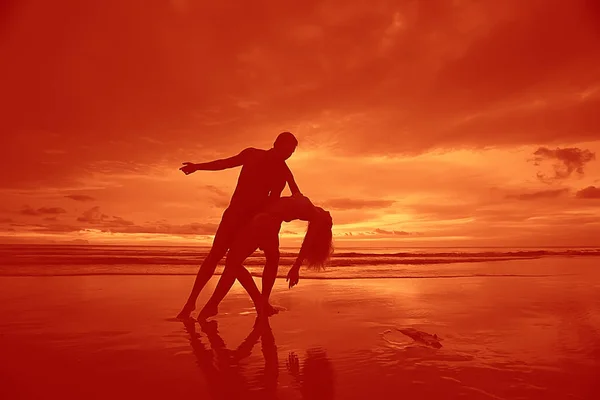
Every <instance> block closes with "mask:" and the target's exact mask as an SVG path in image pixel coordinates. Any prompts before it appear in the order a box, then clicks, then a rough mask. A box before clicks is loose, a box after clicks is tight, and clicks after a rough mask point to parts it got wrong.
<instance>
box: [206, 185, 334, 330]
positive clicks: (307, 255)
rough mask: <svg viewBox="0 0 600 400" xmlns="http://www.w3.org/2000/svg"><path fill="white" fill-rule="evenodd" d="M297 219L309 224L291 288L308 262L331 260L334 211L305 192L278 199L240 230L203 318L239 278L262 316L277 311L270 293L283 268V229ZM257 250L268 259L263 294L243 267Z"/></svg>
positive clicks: (215, 309)
mask: <svg viewBox="0 0 600 400" xmlns="http://www.w3.org/2000/svg"><path fill="white" fill-rule="evenodd" d="M296 219H299V220H303V221H308V223H309V224H308V229H307V231H306V235H305V236H304V241H303V242H302V247H301V248H300V252H299V254H298V258H297V259H296V261H295V262H294V265H293V266H292V268H291V269H290V271H289V273H288V275H287V280H288V281H289V287H292V286H294V285H296V284H297V283H298V280H299V271H300V266H302V264H303V262H304V261H306V262H307V265H308V267H309V268H313V269H320V268H321V267H322V266H323V265H324V264H325V263H326V262H327V260H328V259H329V257H330V256H331V253H332V232H331V228H332V225H333V221H332V219H331V214H329V212H327V211H325V210H323V209H322V208H321V207H316V206H315V205H314V204H312V203H311V201H310V200H309V199H308V197H305V196H303V195H295V196H291V197H282V198H280V199H277V200H275V201H274V202H273V203H272V204H271V205H270V206H269V207H268V208H267V209H266V210H265V211H263V212H261V213H260V214H258V215H256V216H255V217H254V218H253V219H252V220H251V221H250V222H249V223H248V224H247V225H246V226H245V227H244V228H242V230H241V231H240V232H239V233H238V235H237V237H236V239H235V241H234V242H233V244H232V245H231V247H230V248H229V253H227V259H226V261H225V269H224V271H223V275H222V276H221V279H219V283H218V284H217V287H216V288H215V291H214V293H213V295H212V296H211V298H210V299H209V300H208V302H207V303H206V305H205V306H204V308H203V309H202V311H200V314H199V315H198V319H199V320H203V319H206V318H208V317H211V316H213V315H216V314H217V312H218V306H219V303H220V302H221V301H222V300H223V298H224V297H225V295H226V294H227V292H229V290H230V289H231V287H232V286H233V284H234V282H235V279H236V278H237V279H238V280H239V281H240V283H241V284H242V286H243V287H244V289H246V291H247V292H248V294H249V295H250V297H252V301H253V302H254V306H255V307H256V312H257V314H258V315H259V316H260V315H263V313H265V314H266V315H272V314H273V313H275V310H274V309H273V307H272V306H271V305H270V304H269V296H270V295H271V290H272V289H273V285H274V284H275V278H276V277H277V269H278V267H279V230H280V229H281V224H282V222H283V221H285V222H290V221H293V220H296ZM257 249H261V250H263V251H264V253H265V259H266V264H265V268H264V271H263V277H262V289H263V292H262V295H261V293H260V291H259V290H258V288H257V287H256V284H255V283H254V280H253V279H252V275H250V272H249V271H248V270H247V269H246V268H245V267H244V266H243V262H244V261H245V260H246V258H248V257H249V256H250V255H251V254H252V253H254V252H255V251H256V250H257Z"/></svg>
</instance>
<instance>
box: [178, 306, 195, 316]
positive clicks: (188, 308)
mask: <svg viewBox="0 0 600 400" xmlns="http://www.w3.org/2000/svg"><path fill="white" fill-rule="evenodd" d="M195 309H196V307H195V306H193V305H191V306H190V305H188V304H186V305H185V306H183V310H181V312H180V313H179V314H177V319H182V320H186V319H190V318H192V316H191V315H190V314H191V313H192V311H194V310H195Z"/></svg>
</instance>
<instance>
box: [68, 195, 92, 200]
mask: <svg viewBox="0 0 600 400" xmlns="http://www.w3.org/2000/svg"><path fill="white" fill-rule="evenodd" d="M65 197H66V198H67V199H71V200H75V201H94V200H96V199H95V198H93V197H92V196H87V195H85V194H69V195H67V196H65Z"/></svg>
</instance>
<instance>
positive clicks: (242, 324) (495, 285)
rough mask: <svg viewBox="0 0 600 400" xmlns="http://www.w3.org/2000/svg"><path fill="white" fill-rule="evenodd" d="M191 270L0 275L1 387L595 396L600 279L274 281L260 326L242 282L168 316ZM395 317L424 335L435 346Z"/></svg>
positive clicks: (73, 394)
mask: <svg viewBox="0 0 600 400" xmlns="http://www.w3.org/2000/svg"><path fill="white" fill-rule="evenodd" d="M192 281H193V278H192V277H190V276H126V275H124V276H70V277H1V278H0V335H1V337H2V340H1V341H0V354H1V355H2V357H1V359H2V362H1V363H0V398H2V399H42V398H44V399H53V398H60V399H107V398H111V399H132V398H142V399H163V398H177V397H183V396H185V397H186V398H197V399H209V398H215V399H221V398H223V399H236V398H240V399H270V398H273V399H334V398H335V399H379V398H410V399H413V398H414V399H417V398H432V399H433V398H435V399H592V398H596V395H597V393H598V392H599V391H600V383H599V382H600V381H599V379H598V377H599V376H600V281H599V280H598V277H597V276H595V277H594V276H582V275H574V276H572V277H566V276H555V277H545V278H535V277H532V278H527V277H518V278H515V277H483V278H482V277H472V278H455V279H368V280H361V279H354V280H307V279H305V280H301V281H300V284H299V286H297V287H295V288H293V289H291V290H289V289H287V286H285V281H284V280H278V281H277V283H276V285H275V290H274V293H273V295H272V299H273V303H274V304H276V305H278V306H281V307H283V308H285V310H283V311H282V312H280V314H278V315H276V316H274V317H272V318H271V319H270V329H269V327H265V326H259V328H257V329H256V330H253V325H254V322H255V321H254V311H253V309H252V305H251V303H250V300H249V299H248V297H247V295H246V294H245V292H243V289H242V288H241V287H239V286H238V285H237V284H236V286H235V287H234V289H233V290H232V292H231V293H230V294H229V296H228V297H227V298H226V300H225V301H224V303H223V305H222V307H221V310H220V311H221V313H220V314H219V316H217V317H215V318H214V319H213V322H210V323H209V324H204V325H203V326H200V325H199V324H197V323H195V324H184V323H182V322H179V321H174V320H172V317H173V316H175V315H176V314H177V312H178V311H179V308H180V306H181V305H182V302H183V301H184V300H185V298H186V296H187V294H188V290H189V288H190V286H191V284H192ZM215 283H216V280H213V281H211V283H210V285H209V287H207V289H205V291H204V292H203V294H202V295H201V297H200V299H199V303H198V305H199V306H200V305H201V304H202V303H203V302H204V301H205V300H206V298H207V297H208V295H209V293H210V292H211V291H212V288H213V287H214V284H215ZM257 283H258V284H259V285H260V283H259V279H257ZM397 328H415V329H418V330H422V331H425V332H428V333H431V334H434V333H435V334H437V335H438V336H439V337H441V338H442V340H441V342H440V343H441V344H442V347H441V348H439V349H436V348H432V347H427V346H424V345H420V344H418V343H416V342H414V341H413V340H412V339H410V338H409V337H407V336H405V335H403V334H402V333H400V332H399V331H398V330H397Z"/></svg>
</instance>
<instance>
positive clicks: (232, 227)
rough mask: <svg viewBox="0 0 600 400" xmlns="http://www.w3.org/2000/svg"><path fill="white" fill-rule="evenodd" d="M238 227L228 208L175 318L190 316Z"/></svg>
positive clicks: (237, 222) (236, 220)
mask: <svg viewBox="0 0 600 400" xmlns="http://www.w3.org/2000/svg"><path fill="white" fill-rule="evenodd" d="M238 228H239V221H238V219H237V218H236V217H235V215H231V214H230V213H229V212H228V210H226V211H225V212H224V213H223V218H222V219H221V223H220V225H219V227H218V228H217V232H216V234H215V238H214V240H213V245H212V247H211V249H210V251H209V252H208V255H207V256H206V258H205V259H204V261H203V262H202V265H200V269H199V270H198V274H197V275H196V280H195V281H194V286H193V287H192V292H191V293H190V296H189V297H188V300H187V302H186V303H185V306H184V307H183V310H181V312H180V313H179V315H178V316H177V318H182V319H187V318H189V317H190V313H191V312H192V311H194V309H195V308H196V300H197V299H198V296H199V295H200V292H201V291H202V289H203V288H204V286H206V284H207V283H208V281H209V280H210V278H211V277H212V276H213V275H214V273H215V269H217V264H218V263H219V261H221V259H222V258H223V256H224V255H225V254H226V253H227V250H228V249H229V246H230V244H231V242H232V240H233V237H234V236H235V233H236V231H237V229H238Z"/></svg>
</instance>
